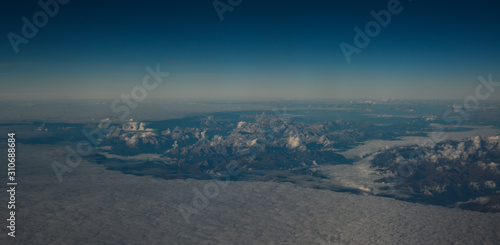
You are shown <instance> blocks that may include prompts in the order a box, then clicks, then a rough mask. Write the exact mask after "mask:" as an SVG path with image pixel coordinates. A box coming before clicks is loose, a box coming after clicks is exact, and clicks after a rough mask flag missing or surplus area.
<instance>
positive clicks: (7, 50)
mask: <svg viewBox="0 0 500 245" xmlns="http://www.w3.org/2000/svg"><path fill="white" fill-rule="evenodd" d="M42 1H43V2H46V1H45V0H42ZM220 1H221V2H223V3H227V2H228V1H227V0H220ZM345 2H348V3H345ZM388 2H390V1H388V0H386V1H290V0H288V1H261V0H257V1H255V0H254V1H250V0H243V1H242V3H241V4H240V5H238V6H235V7H234V11H232V12H226V13H224V21H221V20H220V19H219V16H218V14H217V12H216V10H215V8H214V6H213V4H212V3H213V1H212V0H206V1H194V0H186V1H123V0H122V1H77V0H72V1H69V3H67V4H65V5H61V6H60V9H59V11H58V13H57V14H56V15H55V16H54V17H51V18H49V20H48V23H47V24H46V25H45V26H42V27H40V28H38V33H37V34H36V35H35V36H34V37H33V38H27V40H28V43H27V44H24V43H22V44H19V46H18V48H19V52H18V53H16V52H15V51H14V49H13V47H12V45H11V43H10V41H9V38H8V37H7V35H8V33H10V32H12V33H15V34H18V35H22V26H23V22H22V20H21V18H22V17H23V16H25V17H27V18H28V19H29V20H32V19H33V15H34V14H35V13H37V12H38V11H41V10H42V9H41V7H40V6H39V5H38V3H37V1H9V2H8V3H3V8H1V10H0V11H1V14H0V16H1V17H0V18H1V21H2V23H4V24H3V25H2V27H1V33H3V38H1V39H0V82H1V84H2V90H1V93H2V98H27V99H36V98H115V97H118V96H119V95H120V93H127V92H130V89H131V88H132V87H133V86H135V85H136V84H138V83H139V82H140V81H141V80H142V77H144V75H146V71H145V69H144V67H146V66H148V65H149V66H152V67H153V66H156V64H160V66H161V68H162V70H165V71H168V72H170V73H171V77H170V79H169V80H168V83H165V84H162V85H161V86H160V87H159V88H158V89H156V90H155V91H154V92H153V93H151V97H156V98H173V99H179V98H186V99H191V98H207V99H208V98H224V99H226V98H229V99H233V98H234V99H238V98H296V99H309V98H331V99H335V98H341V99H345V98H383V97H397V98H411V99H415V98H417V99H418V98H422V99H427V98H430V99H436V98H439V99H461V98H464V97H465V96H467V95H469V94H473V93H474V88H475V87H476V86H477V84H478V81H477V76H479V75H484V76H487V75H488V74H493V78H494V79H496V78H498V77H499V76H500V69H499V64H500V46H499V45H498V43H499V40H500V39H499V37H500V15H499V14H498V12H499V10H500V4H498V3H496V1H423V0H412V1H409V0H402V1H400V5H401V6H402V8H403V10H402V12H401V13H399V14H395V15H392V18H391V21H390V22H389V24H388V25H387V26H386V27H382V28H381V31H380V33H379V34H378V35H376V36H374V37H372V38H371V41H370V43H369V45H368V46H366V47H364V48H361V49H360V50H361V52H360V53H359V54H353V55H352V56H351V62H350V63H348V62H347V61H346V58H345V57H344V55H343V53H342V51H341V49H340V46H339V45H340V43H342V42H345V43H348V44H350V45H354V40H353V39H354V37H355V34H356V33H355V31H354V29H353V28H354V27H356V26H358V27H360V28H361V29H363V30H364V29H365V25H366V24H367V23H368V22H370V21H372V20H373V17H372V16H371V15H370V11H371V10H374V11H377V12H378V11H381V10H385V9H387V4H388ZM497 80H498V79H497ZM499 93H500V91H499ZM495 97H496V98H500V96H495Z"/></svg>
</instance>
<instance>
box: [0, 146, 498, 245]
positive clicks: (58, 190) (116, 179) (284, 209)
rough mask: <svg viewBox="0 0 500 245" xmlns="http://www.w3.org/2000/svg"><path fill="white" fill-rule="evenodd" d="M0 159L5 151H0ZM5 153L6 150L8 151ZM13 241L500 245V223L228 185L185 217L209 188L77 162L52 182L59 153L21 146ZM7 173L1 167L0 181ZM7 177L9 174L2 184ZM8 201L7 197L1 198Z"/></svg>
mask: <svg viewBox="0 0 500 245" xmlns="http://www.w3.org/2000/svg"><path fill="white" fill-rule="evenodd" d="M2 150H4V149H3V148H2ZM4 152H5V151H4ZM17 152H18V153H19V157H18V161H17V162H18V170H17V175H18V182H19V185H18V191H17V196H16V197H17V199H16V201H17V203H18V205H17V217H16V221H17V222H16V224H17V231H16V238H10V237H8V236H7V234H6V233H7V229H6V228H5V227H6V224H7V223H6V221H5V219H6V217H7V214H8V212H7V207H6V206H7V205H3V204H6V203H7V198H8V196H7V195H0V203H3V204H2V205H1V206H0V212H1V213H0V214H1V216H2V217H4V218H3V220H4V221H3V223H4V225H2V227H3V228H2V229H1V230H2V234H0V244H53V245H55V244H65V245H71V244H498V241H499V240H500V226H499V224H500V214H499V213H497V214H492V213H479V212H473V211H467V210H461V209H450V208H445V207H439V206H429V205H423V204H414V203H408V202H402V201H398V200H394V199H390V198H382V197H376V196H370V195H355V194H349V193H336V192H332V191H328V190H316V189H309V188H302V187H299V186H296V185H293V184H288V183H274V182H230V183H229V184H228V185H227V186H226V187H225V188H220V189H219V193H218V195H214V196H215V197H213V198H210V199H207V202H208V205H206V207H204V208H202V209H199V212H198V213H197V214H193V215H191V216H190V223H189V224H188V223H186V221H185V219H184V218H183V216H182V215H181V213H180V212H179V209H178V206H179V204H186V205H190V206H193V198H194V197H195V193H194V191H193V188H196V189H198V190H200V191H201V192H203V189H204V187H205V186H207V184H210V183H213V181H210V180H207V181H200V180H191V179H190V180H164V179H155V178H152V177H139V176H133V175H125V174H122V173H120V172H115V171H109V170H105V169H103V168H102V167H101V166H99V165H96V164H93V163H88V162H85V161H83V162H82V164H81V165H80V166H78V167H77V168H76V169H75V170H74V171H73V172H72V173H67V174H65V175H64V181H63V182H62V183H59V182H57V179H56V177H55V175H54V173H53V170H52V168H51V166H50V163H51V162H52V161H53V160H57V161H59V162H61V163H63V162H64V157H65V151H64V146H54V145H22V144H19V145H18V146H17ZM5 171H6V169H4V168H2V169H1V172H0V174H2V175H3V174H6V173H4V172H5ZM3 176H5V175H3ZM4 193H5V191H4Z"/></svg>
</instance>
